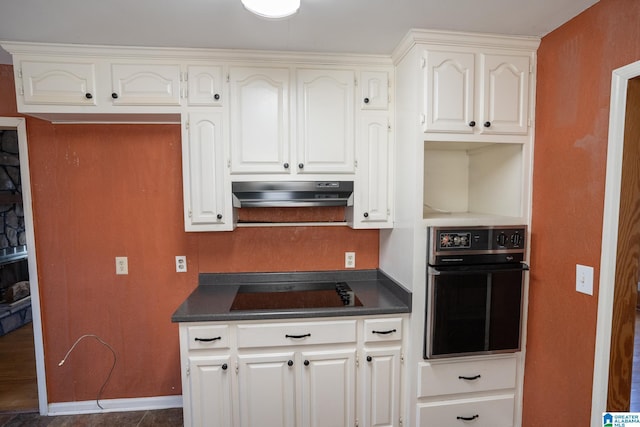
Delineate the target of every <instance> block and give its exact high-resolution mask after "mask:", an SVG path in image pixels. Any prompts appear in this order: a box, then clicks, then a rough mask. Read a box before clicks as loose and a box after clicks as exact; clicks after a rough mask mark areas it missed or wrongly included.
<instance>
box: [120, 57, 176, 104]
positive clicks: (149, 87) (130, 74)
mask: <svg viewBox="0 0 640 427" xmlns="http://www.w3.org/2000/svg"><path fill="white" fill-rule="evenodd" d="M111 90H112V93H111V97H112V102H113V104H114V105H165V106H179V105H180V66H179V65H159V64H142V65H141V64H111Z"/></svg>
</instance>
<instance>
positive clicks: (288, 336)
mask: <svg viewBox="0 0 640 427" xmlns="http://www.w3.org/2000/svg"><path fill="white" fill-rule="evenodd" d="M310 336H311V334H304V335H289V334H287V335H285V336H284V337H285V338H294V339H300V338H306V337H310Z"/></svg>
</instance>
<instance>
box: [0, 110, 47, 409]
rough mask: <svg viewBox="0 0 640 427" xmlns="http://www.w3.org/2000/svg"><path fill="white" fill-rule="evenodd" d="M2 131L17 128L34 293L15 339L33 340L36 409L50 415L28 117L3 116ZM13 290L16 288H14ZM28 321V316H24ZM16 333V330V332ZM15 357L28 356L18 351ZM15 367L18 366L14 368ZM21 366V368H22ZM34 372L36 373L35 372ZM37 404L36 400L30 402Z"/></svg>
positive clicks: (24, 240)
mask: <svg viewBox="0 0 640 427" xmlns="http://www.w3.org/2000/svg"><path fill="white" fill-rule="evenodd" d="M0 130H3V131H13V132H15V133H16V134H17V145H18V150H17V151H18V157H19V177H20V182H21V187H22V188H21V190H22V191H21V193H22V197H21V201H22V209H21V211H22V212H21V216H22V218H23V220H24V235H23V236H22V237H20V240H19V241H20V242H22V243H24V245H25V247H26V248H28V251H27V256H26V266H24V268H25V269H26V275H27V277H28V285H27V286H28V288H29V293H30V296H29V297H30V305H31V311H30V316H31V319H32V320H31V322H30V323H29V322H27V323H28V324H29V325H30V326H27V329H26V330H24V331H22V332H21V333H20V331H19V329H22V328H19V329H17V330H18V332H19V333H18V335H19V336H18V337H16V336H15V335H14V337H13V339H16V340H20V341H23V343H22V344H24V341H26V342H27V343H32V347H30V348H25V350H24V351H25V352H26V353H25V354H29V353H31V354H33V360H34V361H35V367H34V366H33V364H32V365H31V369H34V370H35V376H36V385H37V393H36V394H37V401H36V402H37V404H36V405H35V407H34V408H32V409H38V410H39V412H40V414H41V415H47V413H48V406H47V390H46V381H45V368H44V344H43V338H42V321H41V317H40V295H39V291H38V289H39V288H38V272H37V262H36V249H35V248H36V245H35V232H34V225H33V224H34V222H33V210H32V198H31V178H30V172H29V152H28V149H27V130H26V123H25V119H24V118H21V117H0ZM12 292H13V291H12ZM22 320H25V319H22ZM13 332H14V333H15V331H13ZM13 357H25V356H23V355H19V354H16V355H14V356H13ZM13 368H15V366H14V367H13ZM20 369H21V368H18V370H20ZM31 375H32V374H31ZM30 405H33V401H32V402H31V403H30Z"/></svg>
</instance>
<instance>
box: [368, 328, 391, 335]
mask: <svg viewBox="0 0 640 427" xmlns="http://www.w3.org/2000/svg"><path fill="white" fill-rule="evenodd" d="M371 332H372V333H374V334H379V335H389V334H392V333H394V332H397V330H396V329H389V330H388V331H371Z"/></svg>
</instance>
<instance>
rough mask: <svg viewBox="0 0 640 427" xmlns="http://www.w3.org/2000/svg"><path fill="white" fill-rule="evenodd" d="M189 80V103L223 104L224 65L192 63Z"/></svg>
mask: <svg viewBox="0 0 640 427" xmlns="http://www.w3.org/2000/svg"><path fill="white" fill-rule="evenodd" d="M187 82H188V84H187V86H188V93H187V100H188V102H189V105H193V106H197V105H201V106H214V107H215V106H219V105H222V67H214V66H211V67H209V66H201V65H190V66H189V67H187Z"/></svg>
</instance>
